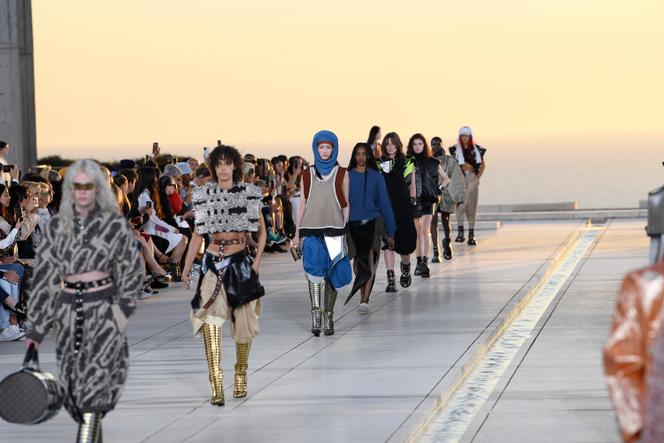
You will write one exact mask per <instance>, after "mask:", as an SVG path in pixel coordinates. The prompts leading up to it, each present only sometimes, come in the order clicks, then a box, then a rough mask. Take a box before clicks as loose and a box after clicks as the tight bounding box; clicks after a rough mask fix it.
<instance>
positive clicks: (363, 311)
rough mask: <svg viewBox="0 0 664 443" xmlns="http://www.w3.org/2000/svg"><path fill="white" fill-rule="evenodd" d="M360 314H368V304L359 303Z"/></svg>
mask: <svg viewBox="0 0 664 443" xmlns="http://www.w3.org/2000/svg"><path fill="white" fill-rule="evenodd" d="M359 311H360V314H364V315H366V314H368V313H369V304H368V303H360V307H359Z"/></svg>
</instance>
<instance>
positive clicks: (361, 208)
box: [346, 143, 396, 314]
mask: <svg viewBox="0 0 664 443" xmlns="http://www.w3.org/2000/svg"><path fill="white" fill-rule="evenodd" d="M371 154H372V153H371V147H370V146H369V145H368V144H366V143H358V144H356V145H355V148H353V153H352V155H351V159H350V163H349V165H348V176H349V179H350V193H349V195H350V201H349V204H350V218H349V222H348V227H349V230H350V236H351V239H352V241H353V245H354V247H355V256H354V258H353V270H354V271H355V282H354V283H353V288H352V290H351V293H350V295H349V296H348V298H347V299H346V303H348V302H349V301H350V299H351V298H352V297H353V295H355V293H356V292H357V291H361V299H360V307H359V310H360V313H362V314H367V313H369V297H370V295H371V289H372V288H373V285H374V280H375V278H376V268H377V267H378V259H379V257H380V246H381V236H380V233H379V231H378V223H377V220H378V219H379V217H380V218H381V219H382V220H383V222H384V225H385V231H386V233H387V248H388V250H390V251H392V250H393V249H394V233H395V231H396V223H395V221H394V214H393V212H392V205H391V204H390V199H389V197H388V195H387V187H386V186H385V180H384V179H383V176H382V175H381V173H380V172H379V171H378V166H377V165H376V162H375V161H374V159H373V158H372V155H371Z"/></svg>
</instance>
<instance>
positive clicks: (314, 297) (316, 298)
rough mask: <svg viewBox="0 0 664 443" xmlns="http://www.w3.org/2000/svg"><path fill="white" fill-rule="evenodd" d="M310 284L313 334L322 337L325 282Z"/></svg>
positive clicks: (310, 282)
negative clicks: (322, 293) (321, 305)
mask: <svg viewBox="0 0 664 443" xmlns="http://www.w3.org/2000/svg"><path fill="white" fill-rule="evenodd" d="M308 283H309V299H310V301H311V333H312V334H314V335H315V336H316V337H318V336H319V335H320V330H321V323H322V318H321V316H322V313H321V309H320V298H321V292H322V289H323V282H318V283H314V282H312V281H308Z"/></svg>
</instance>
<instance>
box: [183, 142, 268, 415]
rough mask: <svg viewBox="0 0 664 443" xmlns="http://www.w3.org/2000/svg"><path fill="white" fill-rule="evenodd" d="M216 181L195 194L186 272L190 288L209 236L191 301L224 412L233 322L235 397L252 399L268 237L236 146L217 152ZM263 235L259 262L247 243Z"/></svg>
mask: <svg viewBox="0 0 664 443" xmlns="http://www.w3.org/2000/svg"><path fill="white" fill-rule="evenodd" d="M208 162H209V164H210V172H211V173H212V181H211V182H209V183H206V184H204V185H202V186H199V187H197V188H196V189H194V193H193V196H192V202H193V205H194V212H195V215H196V217H195V220H196V222H195V231H194V233H193V234H192V240H191V245H190V247H189V252H188V253H187V258H186V262H185V268H184V271H183V276H182V278H183V281H184V283H185V286H187V287H189V286H190V284H191V279H190V275H189V274H190V272H191V269H192V266H193V264H194V259H195V258H196V254H197V252H198V250H199V249H200V247H201V244H202V243H203V236H204V235H208V236H209V237H210V242H209V245H208V247H207V250H206V251H205V255H204V257H203V263H202V266H201V274H200V278H199V279H198V286H197V288H196V294H195V295H194V298H193V300H192V301H191V307H192V312H191V321H192V324H193V327H194V335H196V336H198V335H201V334H202V335H203V341H204V344H205V356H206V358H207V362H208V371H209V379H210V385H211V388H212V398H211V399H210V403H212V404H213V405H217V406H223V405H224V403H225V399H224V374H223V372H222V370H221V338H222V329H221V328H222V326H223V324H224V322H225V321H226V320H231V334H232V335H233V340H234V341H235V353H236V358H237V360H236V363H235V385H234V389H233V397H235V398H242V397H246V395H247V369H248V365H249V363H248V362H249V351H250V349H251V343H252V341H253V339H254V337H256V335H258V332H259V325H258V317H259V315H260V313H261V300H260V297H262V296H263V295H264V294H265V290H264V289H263V287H262V286H261V284H260V282H259V281H258V267H259V264H260V260H261V256H262V255H263V250H264V248H265V239H266V237H267V232H266V229H265V222H264V221H263V217H262V215H261V212H260V210H261V209H260V208H261V198H262V194H261V190H260V188H258V187H257V186H254V185H251V184H247V183H243V182H242V157H241V156H240V153H239V152H238V151H237V150H236V149H235V148H233V147H231V146H224V145H221V146H217V147H216V148H214V149H213V150H212V152H211V153H210V155H209V157H208ZM251 232H258V241H257V244H258V246H257V250H256V258H255V259H254V260H253V262H252V259H251V257H250V256H249V253H248V252H247V245H246V239H247V235H248V234H249V233H251Z"/></svg>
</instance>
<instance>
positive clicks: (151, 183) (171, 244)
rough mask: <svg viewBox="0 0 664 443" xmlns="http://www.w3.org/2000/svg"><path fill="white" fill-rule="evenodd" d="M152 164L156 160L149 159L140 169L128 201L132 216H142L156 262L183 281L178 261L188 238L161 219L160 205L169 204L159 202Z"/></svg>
mask: <svg viewBox="0 0 664 443" xmlns="http://www.w3.org/2000/svg"><path fill="white" fill-rule="evenodd" d="M155 166H156V163H154V162H153V161H150V162H148V164H146V165H145V166H143V167H142V168H141V170H140V172H139V175H138V180H137V181H136V187H135V189H134V194H133V199H132V202H131V206H132V214H131V216H132V218H133V217H136V216H141V217H143V218H144V220H145V222H144V224H143V226H142V229H143V230H144V231H145V232H146V233H148V234H150V236H151V238H152V241H153V242H154V245H155V253H156V254H158V256H157V257H156V258H157V261H158V262H159V263H161V264H164V265H168V267H169V269H168V271H169V273H170V274H171V276H172V278H173V280H174V281H182V276H181V273H180V260H181V259H182V257H183V256H184V254H185V252H186V250H187V237H185V236H184V235H182V234H181V233H180V232H179V230H178V228H177V227H175V226H172V225H170V224H168V223H167V222H166V221H165V220H164V216H165V213H164V207H163V205H168V204H169V203H168V200H167V201H165V202H162V201H161V198H160V197H159V187H158V184H157V176H156V171H155Z"/></svg>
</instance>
